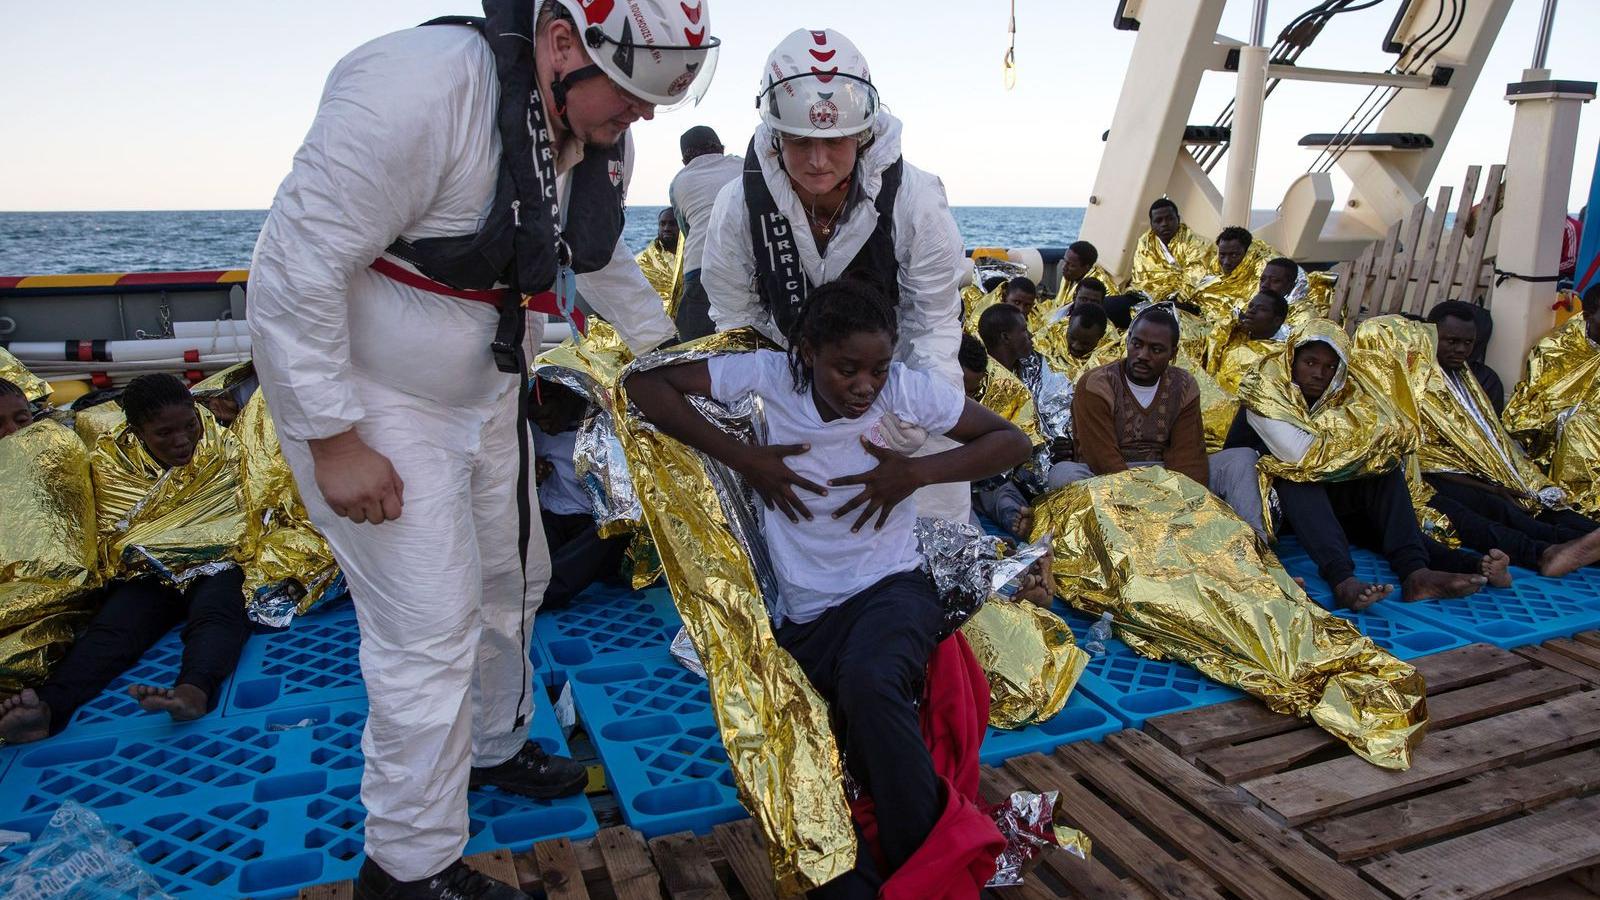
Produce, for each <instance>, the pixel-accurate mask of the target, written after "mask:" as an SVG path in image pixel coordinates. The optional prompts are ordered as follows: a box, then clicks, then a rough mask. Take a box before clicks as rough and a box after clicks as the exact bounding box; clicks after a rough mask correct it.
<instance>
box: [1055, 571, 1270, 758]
mask: <svg viewBox="0 0 1600 900" xmlns="http://www.w3.org/2000/svg"><path fill="white" fill-rule="evenodd" d="M1053 610H1054V611H1055V613H1056V614H1057V615H1059V616H1061V617H1062V618H1064V619H1066V620H1067V624H1068V625H1070V626H1071V627H1072V633H1073V635H1074V636H1075V637H1076V638H1077V639H1078V646H1080V647H1081V646H1083V644H1084V642H1085V641H1086V640H1087V635H1088V633H1089V629H1090V627H1091V626H1092V625H1093V624H1094V620H1093V619H1090V618H1089V617H1088V616H1086V615H1085V614H1083V613H1081V612H1078V611H1076V610H1071V609H1069V608H1067V607H1066V605H1065V604H1064V603H1062V602H1061V601H1059V600H1058V601H1057V602H1056V604H1055V606H1054V607H1053ZM1077 690H1078V691H1081V692H1083V693H1084V694H1087V695H1088V696H1089V697H1090V698H1092V699H1093V700H1095V701H1096V702H1097V703H1099V704H1100V705H1101V706H1103V707H1105V708H1106V709H1109V710H1111V711H1112V712H1113V713H1115V714H1116V716H1117V717H1118V718H1120V719H1121V720H1122V721H1123V722H1124V723H1126V724H1127V725H1128V727H1130V728H1138V727H1139V726H1140V725H1141V724H1143V723H1144V720H1145V719H1148V718H1150V717H1151V716H1159V715H1165V714H1166V713H1170V712H1178V711H1180V710H1185V709H1195V708H1197V707H1201V706H1210V705H1211V704H1213V703H1222V702H1224V701H1227V700H1236V699H1238V698H1240V697H1243V696H1244V694H1243V693H1241V692H1239V691H1237V690H1234V689H1233V688H1231V687H1228V686H1226V685H1223V684H1220V683H1218V682H1215V681H1212V680H1211V679H1210V678H1207V677H1206V676H1204V675H1202V674H1200V672H1199V670H1198V669H1195V668H1194V667H1193V666H1190V665H1187V664H1185V663H1180V662H1175V661H1173V660H1154V659H1147V658H1145V657H1143V656H1140V655H1139V654H1137V653H1134V652H1133V650H1131V649H1130V648H1129V647H1128V645H1127V644H1125V643H1123V642H1122V641H1121V640H1120V639H1118V638H1112V639H1111V640H1109V641H1107V642H1106V652H1104V653H1102V654H1100V655H1099V656H1096V657H1094V658H1092V659H1090V660H1089V665H1088V666H1087V667H1085V669H1084V672H1083V677H1082V678H1080V679H1079V680H1078V687H1077Z"/></svg>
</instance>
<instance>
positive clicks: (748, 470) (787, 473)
mask: <svg viewBox="0 0 1600 900" xmlns="http://www.w3.org/2000/svg"><path fill="white" fill-rule="evenodd" d="M810 449H811V445H810V444H775V445H773V446H770V447H749V448H747V449H745V450H742V451H741V452H740V453H739V455H738V459H737V461H736V462H734V463H733V467H734V469H735V470H736V471H737V472H738V473H739V474H740V475H741V476H742V477H743V478H744V480H745V483H746V484H748V485H750V487H751V488H753V489H754V490H755V492H756V493H757V494H759V495H761V500H762V502H763V503H765V504H766V505H767V509H774V508H776V509H777V510H778V511H780V512H782V513H783V514H784V515H786V516H788V517H789V521H791V522H798V521H800V517H801V516H804V517H806V518H807V519H810V518H811V510H809V509H806V505H805V504H804V503H801V502H800V497H799V496H798V495H796V494H795V492H794V489H795V488H797V487H802V488H805V489H806V490H808V491H810V492H811V493H813V494H816V495H818V496H822V497H825V496H827V494H828V489H827V488H825V487H823V486H821V485H819V484H817V483H815V482H812V481H807V480H806V479H804V478H801V477H800V476H799V475H796V474H795V473H794V470H793V469H791V468H789V464H788V463H786V462H784V459H785V458H787V457H790V456H798V455H799V454H801V453H805V452H807V451H808V450H810Z"/></svg>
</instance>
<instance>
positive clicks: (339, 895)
mask: <svg viewBox="0 0 1600 900" xmlns="http://www.w3.org/2000/svg"><path fill="white" fill-rule="evenodd" d="M355 895H356V885H355V882H353V881H335V882H333V883H331V884H314V885H312V886H311V887H303V888H301V889H300V900H354V898H355Z"/></svg>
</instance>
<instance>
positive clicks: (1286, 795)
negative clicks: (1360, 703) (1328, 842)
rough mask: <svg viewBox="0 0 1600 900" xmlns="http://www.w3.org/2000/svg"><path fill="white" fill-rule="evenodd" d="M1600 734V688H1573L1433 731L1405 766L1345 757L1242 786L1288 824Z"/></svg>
mask: <svg viewBox="0 0 1600 900" xmlns="http://www.w3.org/2000/svg"><path fill="white" fill-rule="evenodd" d="M1596 738H1600V691H1584V692H1581V693H1577V694H1568V695H1567V696H1565V697H1560V698H1558V699H1555V700H1551V701H1550V702H1548V703H1542V704H1540V705H1538V706H1532V707H1528V708H1526V709H1519V710H1514V711H1512V712H1508V713H1506V714H1504V715H1501V716H1496V717H1495V718H1492V719H1487V720H1485V721H1482V722H1473V723H1472V724H1470V725H1462V726H1460V727H1459V728H1452V729H1450V730H1449V731H1445V732H1443V733H1441V734H1436V735H1431V736H1430V737H1429V738H1428V739H1427V740H1426V741H1425V742H1424V743H1423V744H1422V746H1421V747H1420V748H1419V750H1418V752H1416V753H1414V754H1412V758H1411V768H1410V769H1407V770H1405V771H1403V772H1397V771H1391V770H1388V769H1382V768H1379V767H1377V766H1375V765H1373V764H1371V763H1369V762H1367V761H1366V760H1364V759H1361V758H1359V757H1356V756H1345V757H1341V758H1339V759H1334V760H1329V761H1327V762H1323V763H1318V764H1316V765H1312V766H1307V767H1305V768H1303V769H1295V770H1294V771H1291V772H1282V773H1279V774H1277V775H1268V776H1266V777H1264V778H1256V779H1253V780H1250V781H1246V782H1244V784H1243V787H1244V789H1245V790H1247V791H1249V792H1250V793H1251V794H1252V795H1254V796H1255V797H1256V798H1257V799H1259V800H1260V801H1261V802H1262V803H1263V804H1264V805H1265V806H1266V807H1267V808H1269V809H1271V810H1272V811H1273V812H1275V813H1276V814H1277V815H1279V816H1281V817H1283V819H1284V820H1285V821H1287V822H1288V823H1289V824H1291V825H1299V824H1301V823H1304V822H1308V821H1310V820H1312V819H1316V818H1322V817H1324V816H1331V815H1335V814H1338V813H1342V812H1346V811H1350V810H1355V809H1359V808H1362V807H1366V806H1372V805H1374V804H1377V803H1381V802H1383V801H1384V800H1389V799H1391V798H1394V797H1398V796H1401V795H1403V794H1411V793H1416V792H1418V791H1421V790H1423V789H1425V788H1429V787H1432V786H1433V785H1436V784H1440V783H1443V782H1446V781H1454V780H1456V779H1458V778H1465V777H1467V776H1468V775H1472V774H1475V773H1478V772H1482V771H1484V770H1486V769H1491V768H1494V767H1495V766H1500V765H1505V764H1507V763H1512V762H1516V761H1517V760H1520V759H1524V758H1526V757H1528V756H1530V755H1532V754H1534V753H1543V752H1552V751H1556V750H1563V749H1565V748H1567V747H1571V746H1573V745H1574V744H1579V743H1582V742H1584V741H1589V740H1594V739H1596Z"/></svg>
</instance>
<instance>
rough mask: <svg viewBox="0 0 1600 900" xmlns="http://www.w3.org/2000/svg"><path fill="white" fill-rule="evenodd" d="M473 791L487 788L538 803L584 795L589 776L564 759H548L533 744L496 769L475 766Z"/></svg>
mask: <svg viewBox="0 0 1600 900" xmlns="http://www.w3.org/2000/svg"><path fill="white" fill-rule="evenodd" d="M469 783H470V784H471V786H472V787H482V786H484V785H489V786H492V787H497V788H499V789H500V790H502V791H510V792H511V793H513V794H522V795H523V796H525V797H533V798H535V799H538V800H554V799H555V798H557V797H571V796H573V795H575V794H581V793H583V789H584V787H585V786H586V785H588V783H589V772H588V770H587V769H585V768H584V767H583V766H580V765H578V764H577V763H576V762H574V761H573V760H570V759H568V758H566V757H565V756H551V755H550V754H548V753H546V752H544V748H543V747H540V746H539V745H538V744H537V743H535V742H533V741H528V742H526V743H524V744H523V745H522V749H521V750H518V751H517V755H516V756H513V757H511V758H510V759H508V760H506V761H505V762H503V763H501V764H500V765H498V766H486V767H483V768H479V767H477V766H474V767H473V769H472V776H471V779H470V782H469Z"/></svg>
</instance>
